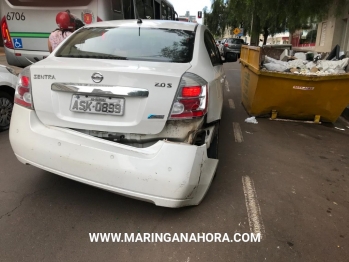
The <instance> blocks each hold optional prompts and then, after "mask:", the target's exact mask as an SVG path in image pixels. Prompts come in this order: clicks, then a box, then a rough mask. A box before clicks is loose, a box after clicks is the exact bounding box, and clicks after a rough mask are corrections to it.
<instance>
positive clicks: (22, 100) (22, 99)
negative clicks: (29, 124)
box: [15, 67, 34, 109]
mask: <svg viewBox="0 0 349 262" xmlns="http://www.w3.org/2000/svg"><path fill="white" fill-rule="evenodd" d="M31 87H32V85H31V80H30V69H29V67H27V68H25V69H23V71H22V72H21V73H20V74H19V76H18V82H17V85H16V93H15V104H18V105H21V106H24V107H27V108H30V109H34V107H33V98H32V92H31V89H32V88H31Z"/></svg>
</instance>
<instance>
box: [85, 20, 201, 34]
mask: <svg viewBox="0 0 349 262" xmlns="http://www.w3.org/2000/svg"><path fill="white" fill-rule="evenodd" d="M197 26H200V25H199V24H197V23H188V22H179V21H171V20H148V19H143V20H142V23H141V24H138V23H137V20H112V21H103V22H97V23H92V24H89V25H86V26H85V27H86V28H88V27H145V28H168V29H180V30H188V31H195V28H196V27H197Z"/></svg>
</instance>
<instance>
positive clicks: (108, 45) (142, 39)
mask: <svg viewBox="0 0 349 262" xmlns="http://www.w3.org/2000/svg"><path fill="white" fill-rule="evenodd" d="M194 39H195V33H194V32H193V31H186V30H178V29H158V28H157V29H155V28H138V27H137V28H125V27H112V28H111V27H108V28H106V27H89V28H83V29H81V30H79V31H78V32H76V33H75V34H73V35H72V36H71V37H70V38H69V39H68V40H67V41H66V42H65V43H64V44H63V46H62V47H61V48H60V49H59V50H58V52H57V53H56V56H57V57H75V58H94V59H119V60H142V61H158V62H174V63H188V62H190V61H191V59H192V56H193V49H194Z"/></svg>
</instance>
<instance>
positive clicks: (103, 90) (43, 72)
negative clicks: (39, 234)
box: [10, 20, 236, 207]
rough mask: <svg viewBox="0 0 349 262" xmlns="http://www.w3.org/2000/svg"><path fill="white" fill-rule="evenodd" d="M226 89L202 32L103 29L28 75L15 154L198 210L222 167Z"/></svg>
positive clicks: (16, 120) (121, 24) (150, 24)
mask: <svg viewBox="0 0 349 262" xmlns="http://www.w3.org/2000/svg"><path fill="white" fill-rule="evenodd" d="M139 43H142V44H141V45H140V44H139ZM229 61H236V59H235V60H234V59H233V58H229V57H228V59H227V62H229ZM224 83H225V73H224V70H223V66H222V61H221V59H220V55H219V53H218V49H217V47H216V45H215V41H214V39H213V37H212V35H211V33H210V32H209V31H208V29H207V28H206V27H205V26H203V25H199V24H195V23H183V22H168V21H149V20H143V21H140V22H137V20H133V21H130V20H128V21H109V22H101V23H95V24H92V25H89V26H85V27H84V28H82V29H80V30H79V31H76V32H75V33H73V34H72V35H71V36H70V37H69V38H68V39H67V40H66V41H65V42H63V43H62V44H61V45H60V46H58V47H57V48H56V49H55V50H54V52H53V53H52V54H51V55H50V56H48V57H47V58H46V59H44V60H42V61H40V62H38V63H36V64H34V65H32V66H31V67H28V68H26V69H24V70H23V71H22V73H21V74H20V76H19V82H18V86H17V89H16V96H15V106H14V112H13V115H12V120H11V127H10V141H11V145H12V148H13V150H14V152H15V154H16V156H17V158H18V159H19V161H21V162H22V163H27V164H30V165H33V166H36V167H39V168H41V169H44V170H48V171H50V172H53V173H55V174H58V175H61V176H64V177H67V178H71V179H74V180H77V181H80V182H83V183H86V184H89V185H92V186H96V187H100V188H103V189H106V190H109V191H112V192H115V193H120V194H123V195H126V196H130V197H134V198H138V199H143V200H146V201H149V202H152V203H155V204H156V205H160V206H167V207H181V206H186V205H197V204H199V203H200V201H201V200H202V199H203V197H204V195H205V193H206V192H207V190H208V188H209V185H210V183H211V180H212V178H213V176H214V174H215V170H216V168H217V165H218V159H217V158H218V151H217V150H218V139H219V136H218V134H219V121H220V119H221V114H222V106H223V85H224ZM18 132H20V133H21V134H25V135H18ZM39 141H40V142H39ZM33 152H35V153H33Z"/></svg>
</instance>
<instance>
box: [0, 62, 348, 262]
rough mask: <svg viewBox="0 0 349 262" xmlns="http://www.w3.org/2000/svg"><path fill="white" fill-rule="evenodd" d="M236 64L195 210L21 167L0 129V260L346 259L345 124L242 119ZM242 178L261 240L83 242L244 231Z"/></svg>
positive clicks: (228, 68)
mask: <svg viewBox="0 0 349 262" xmlns="http://www.w3.org/2000/svg"><path fill="white" fill-rule="evenodd" d="M239 66H240V65H239V64H238V63H231V64H226V65H225V69H226V74H227V79H228V81H229V84H230V85H229V89H230V91H229V92H228V91H227V90H225V102H224V112H223V119H222V122H221V131H220V148H219V154H220V163H219V167H218V171H217V174H216V178H215V179H214V181H213V184H212V186H211V188H210V189H209V192H208V194H207V195H206V197H205V199H204V200H203V202H202V203H201V204H200V205H199V206H195V207H187V208H181V209H168V208H162V207H156V206H154V205H152V204H150V203H146V202H141V201H138V200H133V199H130V198H126V197H123V196H119V195H115V194H112V193H109V192H106V191H102V190H100V189H96V188H93V187H90V186H87V185H84V184H80V183H77V182H74V181H71V180H68V179H65V178H62V177H59V176H57V175H54V174H51V173H49V172H45V171H42V170H39V169H37V168H35V167H32V166H24V165H22V164H20V163H19V162H18V161H17V160H16V158H15V156H14V155H13V153H12V150H11V146H10V143H9V140H8V132H2V133H0V260H1V261H154V262H155V261H181V262H189V261H191V262H192V261H348V257H349V245H348V243H349V241H348V238H349V223H348V217H349V193H348V192H349V187H348V186H349V160H348V158H349V155H348V152H349V147H348V145H349V129H348V128H347V127H346V126H349V124H347V123H345V122H339V123H336V124H335V125H315V124H304V123H293V122H278V121H270V120H268V119H266V118H263V119H258V124H256V125H255V124H248V123H245V122H244V120H245V119H246V118H247V117H248V115H247V114H246V112H245V110H244V108H243V107H242V105H241V99H240V70H239ZM229 99H232V100H231V101H230V102H229ZM232 107H233V108H232ZM234 107H235V109H234ZM238 127H240V129H241V134H240V136H237V134H235V133H234V130H235V132H236V130H237V129H236V128H238ZM335 127H339V128H342V129H344V130H339V129H336V128H335ZM234 128H235V129H234ZM236 140H237V141H238V142H236ZM246 178H249V179H250V180H249V181H252V182H253V183H252V182H251V183H252V184H254V188H255V195H254V196H255V199H254V200H255V203H256V204H257V205H259V210H258V211H259V212H258V213H259V219H260V221H259V222H260V223H261V224H262V225H264V230H263V238H262V241H261V242H260V243H243V242H239V243H236V242H232V243H227V242H225V243H213V242H212V243H91V242H90V240H89V233H92V232H96V233H98V232H101V233H108V232H115V233H123V232H126V233H138V232H140V233H153V232H157V233H202V232H206V233H228V234H229V235H230V236H232V235H233V234H234V233H236V232H239V233H249V232H250V224H249V223H250V222H251V219H252V220H253V217H252V218H251V214H250V211H249V212H248V209H247V207H248V205H246V200H248V197H245V194H244V187H243V179H245V180H244V181H245V183H246Z"/></svg>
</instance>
